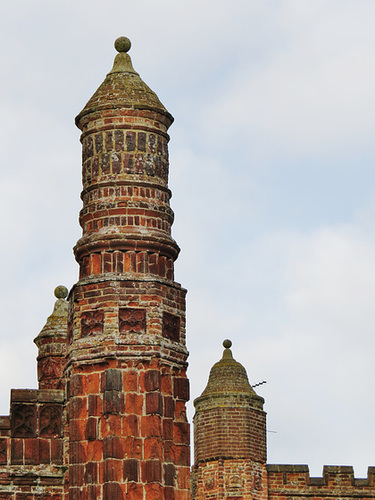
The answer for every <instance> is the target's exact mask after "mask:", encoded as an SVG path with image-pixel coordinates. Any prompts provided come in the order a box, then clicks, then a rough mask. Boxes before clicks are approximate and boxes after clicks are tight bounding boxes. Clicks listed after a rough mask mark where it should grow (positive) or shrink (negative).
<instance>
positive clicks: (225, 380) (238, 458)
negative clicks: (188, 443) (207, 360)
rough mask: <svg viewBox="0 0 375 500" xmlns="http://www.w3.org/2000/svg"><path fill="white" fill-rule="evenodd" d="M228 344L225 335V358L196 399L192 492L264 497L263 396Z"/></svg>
mask: <svg viewBox="0 0 375 500" xmlns="http://www.w3.org/2000/svg"><path fill="white" fill-rule="evenodd" d="M230 346H231V342H230V341H229V340H226V341H224V347H225V350H224V353H223V358H222V359H221V360H220V361H219V362H218V363H216V364H215V365H214V366H213V367H212V369H211V372H210V377H209V381H208V384H207V387H206V389H205V390H204V391H203V393H202V394H201V396H200V397H199V398H197V399H196V400H195V401H194V406H195V416H194V458H195V460H194V462H195V463H194V483H193V491H194V498H195V499H196V500H206V499H208V498H210V499H215V500H216V499H217V500H218V499H222V498H236V500H237V499H242V500H251V499H256V500H266V499H267V470H266V414H265V413H264V411H263V403H264V399H263V398H261V397H260V396H258V395H257V394H256V393H255V391H254V390H253V389H252V387H251V386H250V384H249V381H248V378H247V374H246V370H245V368H244V367H243V366H242V365H241V364H240V363H238V362H237V361H235V360H234V359H233V356H232V352H231V350H230V349H229V347H230Z"/></svg>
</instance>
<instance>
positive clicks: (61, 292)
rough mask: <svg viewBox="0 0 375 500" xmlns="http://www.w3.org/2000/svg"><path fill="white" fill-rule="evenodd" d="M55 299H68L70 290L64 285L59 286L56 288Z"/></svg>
mask: <svg viewBox="0 0 375 500" xmlns="http://www.w3.org/2000/svg"><path fill="white" fill-rule="evenodd" d="M54 293H55V297H56V298H57V299H66V297H67V296H68V293H69V291H68V289H67V288H66V286H64V285H59V286H57V287H56V288H55V292H54Z"/></svg>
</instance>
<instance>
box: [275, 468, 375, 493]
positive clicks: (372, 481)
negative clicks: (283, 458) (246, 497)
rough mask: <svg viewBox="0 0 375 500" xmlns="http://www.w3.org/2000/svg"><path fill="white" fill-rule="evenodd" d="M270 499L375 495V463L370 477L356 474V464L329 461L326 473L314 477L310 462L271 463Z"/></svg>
mask: <svg viewBox="0 0 375 500" xmlns="http://www.w3.org/2000/svg"><path fill="white" fill-rule="evenodd" d="M267 476H268V494H269V499H270V500H286V499H291V500H292V499H293V500H295V499H296V498H297V497H298V498H303V497H308V498H319V499H321V500H323V499H325V498H327V499H328V498H330V499H332V498H348V499H352V498H353V499H354V498H362V499H364V498H366V499H373V498H375V467H369V468H368V473H367V478H363V479H362V478H355V477H354V470H353V467H351V466H347V465H325V466H324V467H323V475H322V477H311V476H310V471H309V467H308V466H307V465H273V464H268V465H267Z"/></svg>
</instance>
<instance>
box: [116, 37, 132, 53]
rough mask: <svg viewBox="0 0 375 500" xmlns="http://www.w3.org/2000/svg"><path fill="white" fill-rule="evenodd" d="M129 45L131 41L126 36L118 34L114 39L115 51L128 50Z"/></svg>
mask: <svg viewBox="0 0 375 500" xmlns="http://www.w3.org/2000/svg"><path fill="white" fill-rule="evenodd" d="M131 46H132V44H131V41H130V40H129V38H127V37H126V36H120V37H119V38H117V40H116V41H115V49H116V50H117V52H129V50H130V47H131Z"/></svg>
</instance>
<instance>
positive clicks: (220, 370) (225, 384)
mask: <svg viewBox="0 0 375 500" xmlns="http://www.w3.org/2000/svg"><path fill="white" fill-rule="evenodd" d="M223 346H224V352H223V357H222V358H221V360H220V361H218V362H217V363H215V364H214V366H213V367H212V368H211V371H210V376H209V379H208V383H207V386H206V388H205V389H204V391H203V392H202V394H201V395H200V396H199V398H197V399H196V400H195V401H194V404H195V405H196V403H199V402H200V401H208V400H211V399H216V398H220V399H222V398H224V399H225V398H226V397H229V398H231V397H232V396H234V397H235V396H245V397H248V398H250V399H252V400H253V401H254V402H256V406H258V405H263V403H264V399H263V398H262V397H261V396H258V395H257V393H256V392H255V391H254V389H253V388H252V387H251V385H250V383H249V379H248V377H247V373H246V369H245V368H244V366H242V365H241V363H239V362H238V361H236V360H235V359H234V358H233V354H232V351H231V349H230V347H231V346H232V342H231V341H230V340H224V342H223Z"/></svg>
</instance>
